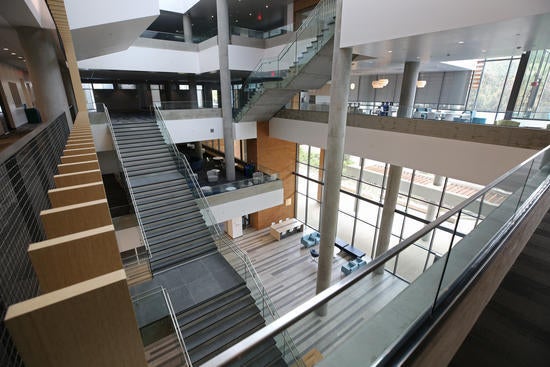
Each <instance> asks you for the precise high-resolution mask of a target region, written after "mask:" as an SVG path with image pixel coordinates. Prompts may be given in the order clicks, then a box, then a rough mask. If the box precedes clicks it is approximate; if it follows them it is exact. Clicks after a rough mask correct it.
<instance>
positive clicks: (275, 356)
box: [245, 345, 287, 367]
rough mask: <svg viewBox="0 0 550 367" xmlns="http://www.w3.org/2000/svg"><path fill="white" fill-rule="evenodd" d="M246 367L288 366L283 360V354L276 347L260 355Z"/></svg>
mask: <svg viewBox="0 0 550 367" xmlns="http://www.w3.org/2000/svg"><path fill="white" fill-rule="evenodd" d="M245 366H250V367H252V366H254V367H256V366H264V367H267V366H287V364H286V363H285V362H284V361H283V359H282V354H281V351H280V350H279V348H277V346H276V345H273V346H271V348H269V349H266V350H264V351H263V352H262V353H260V354H258V355H257V356H256V357H255V358H254V359H253V360H252V361H250V362H249V363H247V364H246V365H245Z"/></svg>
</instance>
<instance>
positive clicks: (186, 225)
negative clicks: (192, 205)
mask: <svg viewBox="0 0 550 367" xmlns="http://www.w3.org/2000/svg"><path fill="white" fill-rule="evenodd" d="M144 227H145V228H144V230H145V231H146V233H147V238H148V239H153V238H154V237H156V236H163V235H165V234H168V233H172V232H174V231H180V230H186V231H189V232H187V233H193V232H196V231H198V230H200V229H204V228H206V224H205V223H204V220H203V219H202V216H197V217H196V218H190V219H188V220H185V221H183V220H181V221H178V222H175V223H172V225H163V226H158V227H153V226H144ZM199 227H202V228H199Z"/></svg>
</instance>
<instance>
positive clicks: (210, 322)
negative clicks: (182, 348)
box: [177, 282, 286, 366]
mask: <svg viewBox="0 0 550 367" xmlns="http://www.w3.org/2000/svg"><path fill="white" fill-rule="evenodd" d="M177 316H178V323H179V326H180V330H181V332H182V335H183V338H184V339H185V343H186V345H187V349H188V352H189V356H190V357H191V361H193V364H195V365H201V364H202V363H204V362H206V361H207V360H209V359H210V358H212V357H214V356H216V355H217V354H219V353H220V352H221V351H223V350H225V349H227V348H229V347H230V346H232V345H233V344H235V343H237V341H239V340H242V339H244V338H245V337H247V336H249V335H251V334H252V333H254V332H256V331H258V330H259V329H261V328H262V327H264V326H265V321H264V319H263V317H262V316H261V314H260V312H259V310H258V308H257V307H256V305H255V302H254V299H253V298H252V297H251V295H250V290H249V289H248V288H247V287H246V284H245V283H244V282H242V283H240V284H238V285H237V286H235V287H233V288H232V289H229V290H227V291H226V292H224V293H223V294H219V295H218V296H217V297H214V298H211V299H209V300H207V301H205V302H202V303H201V304H198V305H195V306H194V307H193V308H192V309H189V310H186V311H183V312H180V313H179V314H178V315H177ZM236 365H238V366H245V365H251V366H286V364H285V363H284V361H283V360H282V356H281V352H280V351H279V349H278V348H277V346H276V345H275V342H274V341H273V340H270V341H269V343H267V344H266V345H264V346H262V348H257V349H254V350H253V351H252V352H250V353H248V354H247V355H246V356H244V357H243V359H241V360H240V361H239V363H238V364H236Z"/></svg>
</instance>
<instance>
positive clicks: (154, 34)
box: [140, 30, 185, 42]
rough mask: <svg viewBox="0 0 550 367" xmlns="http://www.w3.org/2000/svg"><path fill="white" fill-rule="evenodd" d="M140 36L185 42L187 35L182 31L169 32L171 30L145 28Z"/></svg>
mask: <svg viewBox="0 0 550 367" xmlns="http://www.w3.org/2000/svg"><path fill="white" fill-rule="evenodd" d="M140 37H141V38H151V39H157V40H163V41H175V42H185V37H184V35H183V34H181V33H169V32H161V31H152V30H145V31H144V32H143V33H142V34H141V36H140Z"/></svg>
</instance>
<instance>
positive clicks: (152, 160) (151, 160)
mask: <svg viewBox="0 0 550 367" xmlns="http://www.w3.org/2000/svg"><path fill="white" fill-rule="evenodd" d="M165 162H170V163H171V164H175V162H174V160H173V159H172V156H171V155H170V154H168V153H167V154H163V155H160V156H158V157H149V156H145V157H143V158H141V159H138V158H133V159H132V160H127V159H125V160H124V167H126V169H128V168H130V167H135V166H139V165H142V164H161V163H165Z"/></svg>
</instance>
